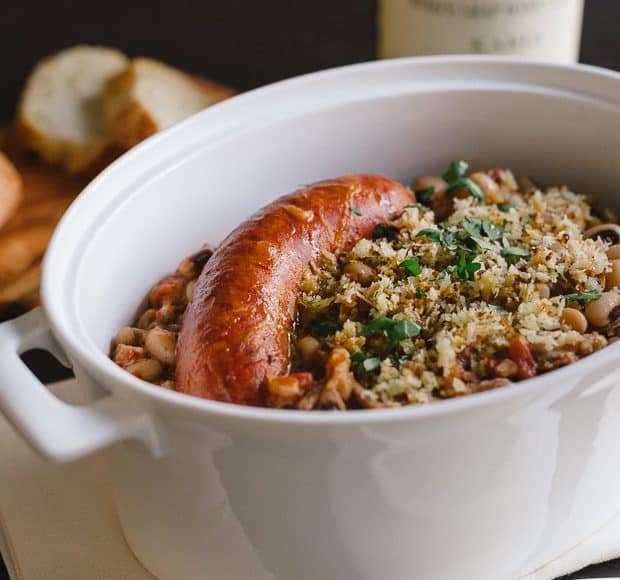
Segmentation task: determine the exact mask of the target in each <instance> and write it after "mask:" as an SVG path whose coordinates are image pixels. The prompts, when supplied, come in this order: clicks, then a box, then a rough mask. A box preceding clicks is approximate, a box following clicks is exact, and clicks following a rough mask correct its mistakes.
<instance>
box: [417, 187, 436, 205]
mask: <svg viewBox="0 0 620 580" xmlns="http://www.w3.org/2000/svg"><path fill="white" fill-rule="evenodd" d="M434 195H435V186H434V185H431V186H430V187H427V188H426V189H422V190H420V191H417V192H416V194H415V197H416V199H419V200H420V201H427V202H428V201H430V200H431V199H433V196H434Z"/></svg>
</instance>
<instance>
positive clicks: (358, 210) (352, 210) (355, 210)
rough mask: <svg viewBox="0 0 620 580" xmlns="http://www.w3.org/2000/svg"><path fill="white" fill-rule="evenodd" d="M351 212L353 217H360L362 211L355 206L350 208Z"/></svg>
mask: <svg viewBox="0 0 620 580" xmlns="http://www.w3.org/2000/svg"><path fill="white" fill-rule="evenodd" d="M351 212H352V213H354V214H355V215H362V210H361V209H360V208H359V207H357V206H356V205H352V206H351Z"/></svg>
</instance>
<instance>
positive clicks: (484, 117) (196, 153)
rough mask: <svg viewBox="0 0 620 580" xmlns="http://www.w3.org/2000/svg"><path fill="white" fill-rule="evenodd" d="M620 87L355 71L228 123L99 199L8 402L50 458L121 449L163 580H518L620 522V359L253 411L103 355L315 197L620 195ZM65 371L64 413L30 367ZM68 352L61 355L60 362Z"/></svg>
mask: <svg viewBox="0 0 620 580" xmlns="http://www.w3.org/2000/svg"><path fill="white" fill-rule="evenodd" d="M618 151H620V75H618V74H615V73H612V72H609V71H604V70H598V69H594V68H588V67H568V66H567V67H565V66H555V65H548V64H536V63H533V62H527V61H511V60H504V59H499V58H470V57H447V58H424V59H406V60H397V61H384V62H376V63H371V64H364V65H359V66H352V67H345V68H340V69H336V70H330V71H325V72H321V73H318V74H313V75H309V76H305V77H301V78H298V79H293V80H290V81H286V82H283V83H278V84H276V85H273V86H269V87H266V88H263V89H260V90H257V91H253V92H250V93H247V94H245V95H242V96H239V97H235V98H234V99H231V100H230V101H227V102H224V103H222V104H219V105H216V106H214V107H212V108H210V109H208V110H206V111H205V112H203V113H201V114H199V115H197V116H195V117H193V118H191V119H190V120H188V121H186V122H184V123H182V124H180V125H178V126H176V127H174V128H172V129H171V130H169V131H166V132H164V133H162V134H160V135H157V136H156V137H154V138H152V139H150V140H148V141H147V142H146V143H144V144H143V145H141V146H139V147H137V148H135V149H134V150H132V151H131V152H130V153H128V154H127V155H125V156H124V157H122V158H121V159H120V160H119V161H117V162H116V163H114V164H113V165H112V166H111V167H110V168H109V169H107V170H106V171H104V172H103V174H101V175H100V176H99V177H98V178H97V179H96V180H95V181H93V183H91V184H90V185H89V186H88V187H87V188H86V190H85V191H84V193H83V194H82V195H81V196H80V197H79V198H78V200H77V201H76V202H75V203H74V204H73V205H72V207H71V208H70V209H69V211H68V212H67V214H66V216H65V217H64V219H63V220H62V222H61V224H60V226H59V228H58V230H57V231H56V234H55V236H54V238H53V240H52V243H51V246H50V248H49V250H48V253H47V258H46V260H45V268H44V277H43V288H42V297H43V304H44V307H43V310H37V311H35V312H33V313H31V314H28V315H26V316H24V317H22V318H20V319H17V320H15V321H13V322H9V323H6V324H4V325H2V326H1V327H0V377H1V381H0V382H1V387H0V406H1V409H2V411H3V412H4V413H5V415H6V416H7V417H8V418H9V419H10V420H11V421H12V422H13V424H14V425H15V427H16V428H17V429H18V430H19V431H20V433H21V434H22V436H23V437H24V438H25V439H26V440H27V441H29V442H30V443H31V444H32V445H33V446H34V447H35V448H36V449H37V450H38V451H39V452H40V453H42V454H43V455H45V456H46V457H48V458H49V459H50V460H52V461H56V462H62V461H68V460H72V459H75V458H78V457H81V456H83V455H86V454H88V453H92V452H94V451H98V450H100V449H104V448H105V449H106V450H105V454H106V457H107V460H108V465H109V476H110V480H111V481H112V482H113V485H114V490H115V495H116V500H117V505H118V513H119V517H120V521H121V523H122V527H123V530H124V533H125V535H126V537H127V541H128V543H129V545H130V546H131V548H132V549H133V551H134V552H135V554H136V556H137V557H138V558H139V559H140V561H141V562H143V564H144V565H145V566H146V567H147V568H148V569H149V570H151V571H152V572H153V574H154V575H155V576H157V577H158V578H161V579H166V580H177V579H179V578H182V579H184V580H188V579H203V578H204V579H207V580H211V579H212V580H241V579H256V580H268V579H269V580H273V579H278V580H316V579H317V578H321V579H323V580H347V579H356V580H377V579H378V578H387V579H390V580H412V579H424V580H432V579H437V580H452V579H455V580H456V579H458V580H461V579H463V578H468V579H469V578H472V579H473V578H476V579H477V580H483V579H489V580H501V579H510V578H517V577H519V576H521V575H523V574H525V573H527V572H530V571H532V570H534V569H536V568H538V567H539V566H541V565H542V564H544V563H545V562H547V561H548V560H551V559H553V558H555V557H557V556H558V555H560V554H562V553H563V552H564V551H565V550H567V549H569V548H570V547H572V546H574V545H575V544H576V543H578V542H579V541H580V540H582V539H583V538H585V537H586V536H588V535H589V534H591V533H592V532H593V531H595V530H596V529H597V528H599V527H600V526H601V525H603V524H604V523H605V522H606V521H607V520H608V519H609V518H610V517H611V516H612V515H613V514H614V513H615V512H617V511H618V510H619V509H620V469H618V462H617V449H618V441H620V385H619V376H620V375H619V373H618V367H619V364H620V363H619V360H618V356H619V355H620V345H618V344H616V345H612V346H611V347H609V348H607V349H605V350H603V351H601V352H598V353H596V354H594V355H592V356H590V357H588V358H586V359H584V360H583V361H581V362H579V363H577V364H574V365H571V366H569V367H566V368H563V369H561V370H558V371H555V372H554V373H551V374H548V375H545V376H542V377H540V378H536V379H533V380H529V381H526V382H522V383H519V384H516V385H514V386H510V387H506V388H503V389H499V390H496V391H492V392H487V393H482V394H478V395H474V396H471V397H469V398H463V399H457V400H450V401H446V402H442V403H438V404H435V405H431V406H418V407H411V408H403V409H397V410H378V411H359V412H348V413H335V412H311V413H304V412H298V411H282V410H271V409H257V408H245V407H241V406H235V405H229V404H223V403H217V402H211V401H205V400H200V399H197V398H192V397H188V396H184V395H181V394H178V393H175V392H170V391H167V390H163V389H160V388H157V387H153V386H151V385H149V384H147V383H144V382H142V381H140V380H138V379H136V378H134V377H132V376H130V375H129V374H127V373H126V372H124V371H123V370H121V369H120V368H118V367H117V366H115V365H114V364H113V363H112V362H111V361H110V360H109V359H108V349H109V345H110V339H111V337H112V336H113V335H114V333H115V331H116V330H117V329H118V328H119V327H121V326H123V325H124V324H126V323H128V322H129V321H131V319H132V317H133V316H134V314H135V312H136V309H137V306H138V304H139V303H140V302H141V300H142V297H143V296H144V295H145V293H146V291H147V290H148V288H149V287H150V285H151V284H153V282H154V281H156V280H157V279H158V277H160V276H162V275H163V274H165V273H167V272H169V271H171V270H173V269H174V268H175V266H176V264H177V263H178V261H179V260H180V259H181V258H182V257H183V256H185V255H187V254H188V253H190V252H192V251H193V250H194V249H196V248H198V247H199V245H200V244H202V243H203V242H205V241H209V242H214V243H215V242H218V241H219V240H221V239H222V238H223V236H225V235H226V234H227V233H228V232H229V231H230V230H231V229H232V228H233V227H235V226H236V225H237V224H238V223H239V222H240V221H241V220H243V219H244V218H246V217H247V216H249V215H250V214H251V213H252V212H253V211H254V210H255V209H257V208H258V207H260V206H262V205H264V204H265V203H267V202H268V201H270V200H272V199H274V198H276V197H278V196H280V195H281V194H283V193H285V192H287V191H289V190H291V189H293V188H295V187H296V186H298V185H299V184H302V183H309V182H312V181H314V180H318V179H322V178H326V177H331V176H337V175H340V174H346V173H354V172H377V173H384V174H387V175H389V176H392V177H394V178H396V179H399V180H402V181H404V182H408V181H409V180H410V178H411V177H412V176H414V175H416V174H418V173H421V172H422V173H437V172H439V171H441V170H442V169H443V168H445V167H446V165H447V163H448V162H449V161H450V160H453V159H457V158H467V159H468V160H470V161H471V162H472V163H473V165H474V166H477V167H486V166H495V165H502V166H505V165H508V166H510V167H511V168H512V169H514V170H516V171H518V172H524V173H527V174H531V175H534V176H536V177H537V178H540V179H541V180H544V181H551V182H553V181H555V182H562V183H565V182H566V183H569V184H572V185H573V186H574V188H576V189H577V190H580V191H584V192H596V193H597V194H600V196H602V197H603V198H605V199H606V201H607V202H608V203H609V204H611V205H614V204H615V202H616V201H617V197H616V196H617V192H618V187H619V184H620V162H619V161H620V160H619V158H618ZM32 347H42V348H47V349H48V350H51V351H52V352H55V353H56V354H57V355H58V356H60V357H63V356H64V355H63V354H62V352H64V353H66V356H67V358H68V360H69V361H70V363H71V366H73V368H74V370H75V373H76V375H77V377H78V380H79V383H80V384H81V385H82V386H83V388H84V389H87V390H88V391H89V392H90V393H92V395H93V397H94V398H95V399H96V400H94V402H92V403H91V404H90V405H87V406H84V407H73V406H68V405H65V404H64V403H62V402H60V401H59V400H57V399H55V398H54V397H53V396H52V395H51V394H50V393H49V392H48V391H47V390H46V389H45V388H44V387H43V386H41V385H40V384H38V383H37V381H36V379H35V378H34V377H33V376H32V375H31V374H30V372H29V371H28V370H27V369H26V368H25V367H24V366H23V365H22V363H21V361H20V359H19V358H18V353H20V352H22V351H24V350H26V349H29V348H32ZM61 351H62V352H61Z"/></svg>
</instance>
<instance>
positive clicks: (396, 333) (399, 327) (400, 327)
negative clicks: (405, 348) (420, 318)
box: [387, 320, 420, 342]
mask: <svg viewBox="0 0 620 580" xmlns="http://www.w3.org/2000/svg"><path fill="white" fill-rule="evenodd" d="M418 334H420V327H419V326H418V325H417V324H416V323H415V322H411V321H409V320H399V321H398V322H397V323H396V324H394V326H392V328H390V329H388V330H387V335H388V337H389V338H391V339H392V340H395V341H398V342H400V341H401V340H405V339H406V338H413V337H414V336H418Z"/></svg>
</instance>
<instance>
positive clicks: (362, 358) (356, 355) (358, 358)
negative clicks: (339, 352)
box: [351, 350, 366, 363]
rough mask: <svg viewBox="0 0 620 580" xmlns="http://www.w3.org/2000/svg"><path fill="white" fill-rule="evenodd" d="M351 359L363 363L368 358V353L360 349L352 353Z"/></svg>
mask: <svg viewBox="0 0 620 580" xmlns="http://www.w3.org/2000/svg"><path fill="white" fill-rule="evenodd" d="M351 360H352V361H353V362H358V363H363V362H364V361H365V360H366V355H365V354H364V353H363V352H362V351H361V350H358V351H357V352H354V353H353V354H352V355H351Z"/></svg>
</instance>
